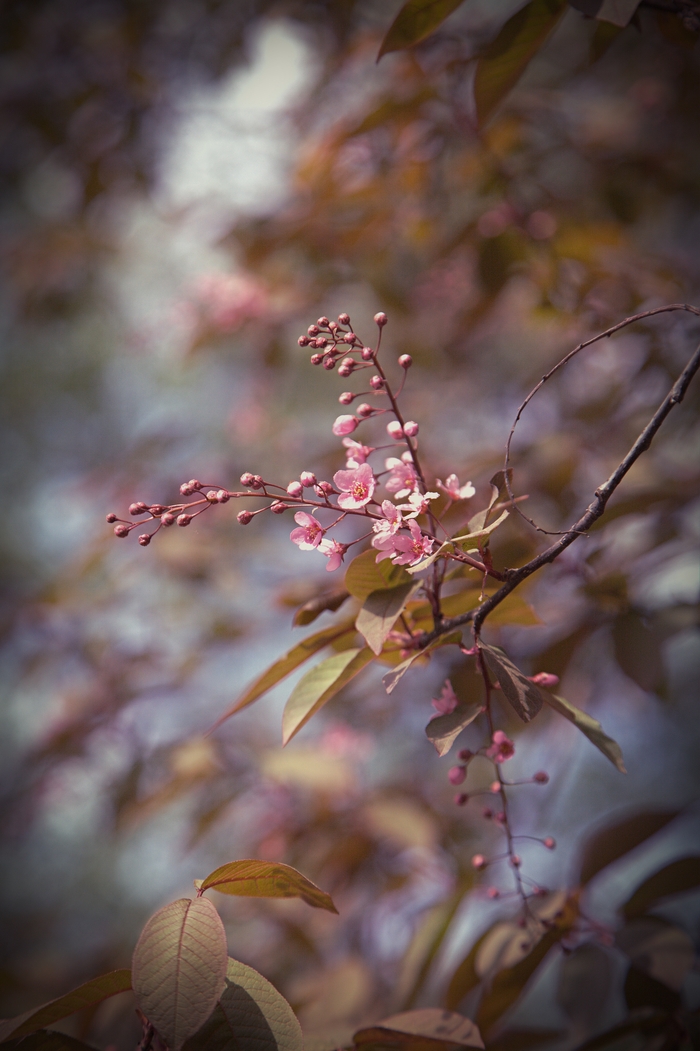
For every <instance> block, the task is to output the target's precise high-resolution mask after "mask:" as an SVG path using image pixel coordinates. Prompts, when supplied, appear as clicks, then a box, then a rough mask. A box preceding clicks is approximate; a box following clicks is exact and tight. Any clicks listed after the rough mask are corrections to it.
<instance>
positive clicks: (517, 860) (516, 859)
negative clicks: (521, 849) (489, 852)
mask: <svg viewBox="0 0 700 1051" xmlns="http://www.w3.org/2000/svg"><path fill="white" fill-rule="evenodd" d="M510 863H511V865H512V866H513V868H514V869H519V868H520V866H521V865H522V863H523V859H522V858H521V857H520V855H519V854H511V857H510Z"/></svg>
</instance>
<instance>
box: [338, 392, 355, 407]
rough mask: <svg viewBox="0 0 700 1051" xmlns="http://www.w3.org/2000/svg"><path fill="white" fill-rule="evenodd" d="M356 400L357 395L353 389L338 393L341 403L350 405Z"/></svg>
mask: <svg viewBox="0 0 700 1051" xmlns="http://www.w3.org/2000/svg"><path fill="white" fill-rule="evenodd" d="M354 400H355V395H354V394H353V393H352V391H351V390H344V391H343V393H342V394H339V395H338V401H339V402H340V404H341V405H350V404H351V402H353V401H354Z"/></svg>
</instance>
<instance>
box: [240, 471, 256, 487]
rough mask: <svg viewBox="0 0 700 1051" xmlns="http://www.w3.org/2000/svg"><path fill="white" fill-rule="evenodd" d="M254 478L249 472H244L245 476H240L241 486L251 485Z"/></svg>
mask: <svg viewBox="0 0 700 1051" xmlns="http://www.w3.org/2000/svg"><path fill="white" fill-rule="evenodd" d="M254 477H255V476H254V475H252V474H251V473H250V471H246V472H245V474H242V475H241V485H252V484H253V478H254Z"/></svg>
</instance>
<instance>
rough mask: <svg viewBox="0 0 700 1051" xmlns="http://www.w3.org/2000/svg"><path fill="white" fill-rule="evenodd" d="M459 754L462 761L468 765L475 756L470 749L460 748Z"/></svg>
mask: <svg viewBox="0 0 700 1051" xmlns="http://www.w3.org/2000/svg"><path fill="white" fill-rule="evenodd" d="M457 754H458V756H459V758H460V759H463V760H464V762H465V763H468V762H469V760H470V759H471V757H472V756H473V755H474V753H473V752H472V751H470V749H469V748H460V750H459V752H458V753H457Z"/></svg>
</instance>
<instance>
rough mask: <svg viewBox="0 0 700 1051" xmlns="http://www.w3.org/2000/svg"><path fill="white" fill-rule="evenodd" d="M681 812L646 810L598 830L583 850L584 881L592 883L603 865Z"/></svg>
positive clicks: (638, 843) (625, 852) (656, 830)
mask: <svg viewBox="0 0 700 1051" xmlns="http://www.w3.org/2000/svg"><path fill="white" fill-rule="evenodd" d="M679 813H680V811H678V810H656V811H646V812H643V813H641V814H634V815H633V816H632V817H627V818H624V819H623V820H622V821H618V822H615V824H613V825H608V826H606V827H605V828H602V829H601V830H600V831H599V832H596V833H594V834H593V835H592V836H591V837H590V839H589V840H588V841H587V843H585V845H584V848H583V851H582V854H581V870H580V871H581V874H580V876H579V880H580V882H581V883H583V884H585V883H588V882H589V881H590V880H592V879H593V877H594V876H595V875H597V873H599V872H600V871H601V869H604V868H606V866H607V865H610V864H612V862H613V861H617V860H618V858H621V857H624V855H625V854H627V853H629V851H630V850H634V848H635V847H638V846H639V845H640V844H641V843H644V842H645V840H647V839H649V837H650V836H653V835H654V834H655V833H656V832H660V831H661V829H662V828H665V827H666V825H668V824H669V822H670V821H673V819H674V818H675V817H678V814H679Z"/></svg>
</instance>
